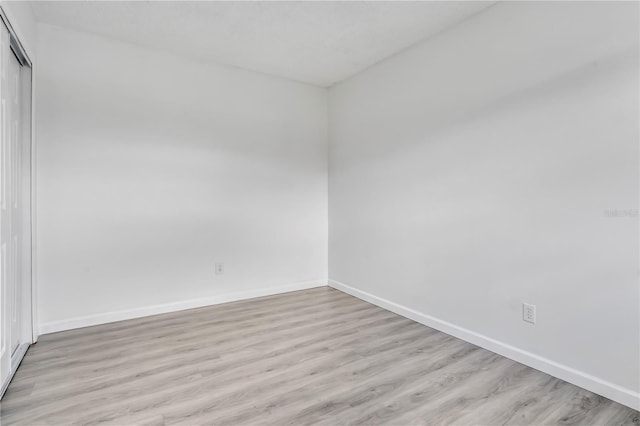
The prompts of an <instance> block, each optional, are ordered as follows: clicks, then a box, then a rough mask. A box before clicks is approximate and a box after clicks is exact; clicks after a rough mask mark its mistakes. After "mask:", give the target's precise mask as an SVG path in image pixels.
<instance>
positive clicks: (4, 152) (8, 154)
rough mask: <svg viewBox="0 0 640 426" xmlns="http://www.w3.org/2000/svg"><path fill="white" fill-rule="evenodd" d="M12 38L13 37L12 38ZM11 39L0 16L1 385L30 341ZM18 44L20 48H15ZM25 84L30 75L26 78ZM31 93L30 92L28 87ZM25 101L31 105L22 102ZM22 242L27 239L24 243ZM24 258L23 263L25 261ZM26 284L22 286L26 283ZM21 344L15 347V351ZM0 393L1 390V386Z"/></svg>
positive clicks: (24, 193)
mask: <svg viewBox="0 0 640 426" xmlns="http://www.w3.org/2000/svg"><path fill="white" fill-rule="evenodd" d="M13 42H15V40H13ZM12 45H13V44H12V39H11V36H10V33H9V30H8V29H7V27H6V26H5V25H4V24H3V23H2V21H1V20H0V297H1V299H0V323H1V324H0V386H1V387H2V388H1V389H2V390H4V387H5V386H6V385H7V384H8V380H9V379H10V377H11V375H12V374H13V372H14V371H15V368H17V365H18V362H19V361H20V358H21V356H22V354H23V353H24V349H25V347H24V346H23V345H24V344H26V343H31V336H30V333H27V331H28V330H27V327H26V326H25V322H28V323H29V326H30V325H31V320H30V318H31V309H30V307H27V306H28V305H27V304H26V302H25V300H26V297H29V298H30V294H31V293H30V291H31V289H30V285H31V283H30V274H29V273H27V272H25V270H30V269H29V268H30V261H31V260H30V259H31V258H30V253H29V254H26V253H25V252H24V251H25V250H30V247H31V246H30V239H31V228H30V224H31V221H30V214H31V211H30V187H29V186H27V185H30V178H29V176H30V173H31V172H30V170H31V168H30V162H31V155H30V141H28V140H26V139H24V138H23V137H22V133H24V134H25V135H30V133H28V132H27V130H25V126H26V125H25V123H24V119H23V117H26V119H28V120H29V123H30V113H29V112H26V110H25V108H23V105H21V104H22V103H23V101H22V98H23V96H24V93H25V92H24V87H23V86H22V83H23V82H22V81H21V80H22V76H23V75H24V74H23V70H24V69H25V68H23V66H22V62H21V61H19V60H18V58H17V56H16V55H15V54H14V52H13V50H12V47H11V46H12ZM16 48H17V49H19V47H16ZM28 83H29V84H30V80H29V82H28ZM29 93H30V91H29ZM24 106H30V103H28V102H25V105H24ZM25 241H26V243H25ZM27 263H28V265H27ZM23 278H26V280H29V282H26V280H23ZM27 285H28V287H25V286H27ZM19 349H20V350H19ZM0 392H1V390H0Z"/></svg>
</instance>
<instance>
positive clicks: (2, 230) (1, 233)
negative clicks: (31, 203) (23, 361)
mask: <svg viewBox="0 0 640 426" xmlns="http://www.w3.org/2000/svg"><path fill="white" fill-rule="evenodd" d="M10 54H11V52H10V46H9V31H8V30H7V28H6V27H5V26H4V25H2V24H1V23H0V76H1V78H0V287H2V292H1V297H2V300H1V302H2V303H0V309H1V311H0V322H1V323H2V324H1V327H0V380H1V382H0V383H2V384H4V383H6V380H7V379H8V378H9V375H10V374H11V354H12V353H13V348H12V345H13V343H12V342H13V338H12V333H11V331H12V330H11V329H12V323H13V321H12V319H13V310H14V304H15V303H14V301H17V299H14V293H15V289H14V286H15V281H14V280H13V277H12V269H13V268H11V264H12V262H11V260H12V259H11V246H12V242H11V239H12V238H11V201H10V200H8V198H9V197H10V195H11V194H10V189H11V188H10V187H11V185H10V175H11V170H9V166H10V164H11V161H10V155H11V154H10V152H9V149H10V143H9V139H10V132H9V128H10V121H11V118H10V117H9V111H8V109H9V108H8V101H7V95H8V92H9V63H8V61H7V59H8V58H9V55H10ZM15 295H16V296H17V294H15Z"/></svg>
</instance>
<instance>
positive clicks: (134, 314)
mask: <svg viewBox="0 0 640 426" xmlns="http://www.w3.org/2000/svg"><path fill="white" fill-rule="evenodd" d="M326 285H327V281H326V280H317V281H304V282H299V283H294V284H288V285H283V286H278V287H268V288H260V289H256V290H249V291H241V292H236V293H226V294H221V295H217V296H213V297H204V298H200V299H191V300H183V301H180V302H172V303H165V304H161V305H153V306H145V307H141V308H135V309H129V310H125V311H115V312H104V313H101V314H95V315H87V316H83V317H76V318H69V319H65V320H61V321H51V322H46V323H43V324H40V334H48V333H55V332H58V331H65V330H72V329H74V328H82V327H89V326H92V325H100V324H107V323H110V322H116V321H123V320H128V319H133V318H141V317H148V316H151V315H158V314H166V313H168V312H176V311H183V310H185V309H193V308H201V307H203V306H210V305H218V304H220V303H228V302H235V301H238V300H246V299H253V298H255V297H262V296H271V295H274V294H280V293H288V292H290V291H298V290H306V289H309V288H314V287H323V286H326Z"/></svg>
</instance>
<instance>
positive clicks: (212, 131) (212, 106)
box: [36, 25, 327, 331]
mask: <svg viewBox="0 0 640 426" xmlns="http://www.w3.org/2000/svg"><path fill="white" fill-rule="evenodd" d="M38 40H39V44H38V51H39V57H38V68H37V75H36V79H37V87H38V92H37V112H38V122H37V133H38V162H37V173H38V176H37V178H38V200H37V202H38V217H37V220H38V235H37V238H38V240H37V242H38V252H37V255H38V276H39V303H38V305H39V306H38V310H39V321H40V324H41V327H42V331H53V330H58V329H64V328H70V327H76V326H81V325H86V324H89V323H100V322H104V321H107V320H112V319H121V318H124V317H127V316H137V315H144V314H148V313H154V312H160V311H162V310H170V309H173V308H175V307H187V306H194V305H197V304H207V303H213V302H215V301H222V300H229V299H233V298H236V297H247V296H255V295H261V294H266V293H270V292H273V291H282V290H286V289H292V288H299V287H305V286H309V285H312V284H316V285H317V284H318V280H324V284H326V274H327V152H326V149H327V91H326V90H325V89H320V88H316V87H312V86H307V85H303V84H298V83H293V82H289V81H286V80H282V79H277V78H273V77H267V76H263V75H260V74H255V73H251V72H246V71H241V70H238V69H234V68H227V67H219V66H213V65H205V64H203V63H197V62H192V61H190V60H188V59H185V58H181V57H177V56H173V55H171V54H168V53H164V52H159V51H152V50H146V49H143V48H139V47H137V46H135V45H130V44H125V43H121V42H116V41H112V40H109V39H106V38H101V37H98V36H93V35H89V34H84V33H80V32H73V31H68V30H64V29H60V28H56V27H52V26H47V25H39V26H38ZM214 262H223V263H224V265H225V273H224V275H215V274H214ZM299 283H302V284H299ZM321 283H322V282H321ZM291 285H293V286H291ZM193 299H196V300H197V302H194V303H192V302H185V303H181V302H184V301H190V300H193ZM164 304H169V306H160V307H158V306H157V305H164ZM150 307H151V308H150ZM121 311H124V312H121ZM114 312H116V313H115V314H114Z"/></svg>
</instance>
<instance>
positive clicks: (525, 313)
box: [522, 303, 536, 324]
mask: <svg viewBox="0 0 640 426" xmlns="http://www.w3.org/2000/svg"><path fill="white" fill-rule="evenodd" d="M522 320H523V321H526V322H530V323H531V324H535V323H536V305H530V304H528V303H523V304H522Z"/></svg>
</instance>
